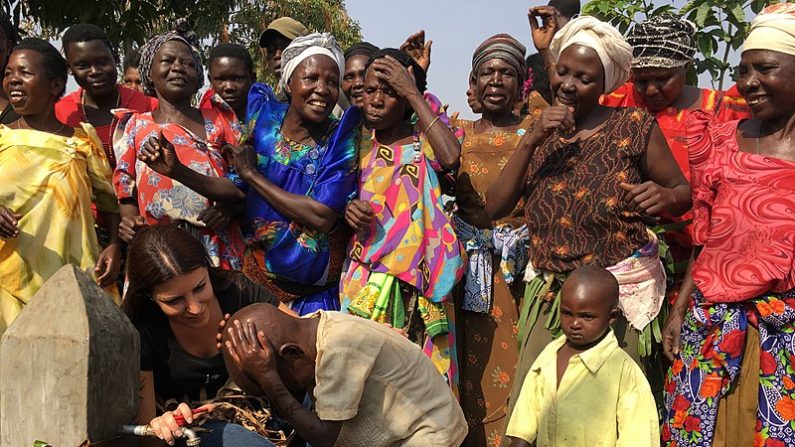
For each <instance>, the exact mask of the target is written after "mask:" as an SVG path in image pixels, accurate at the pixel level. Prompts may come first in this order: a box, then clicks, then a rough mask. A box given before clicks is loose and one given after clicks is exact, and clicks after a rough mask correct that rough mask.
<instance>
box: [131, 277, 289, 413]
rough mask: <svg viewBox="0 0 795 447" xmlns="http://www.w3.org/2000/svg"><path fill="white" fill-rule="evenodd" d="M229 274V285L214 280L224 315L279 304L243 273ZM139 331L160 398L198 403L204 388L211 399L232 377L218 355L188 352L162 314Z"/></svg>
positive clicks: (146, 368) (142, 324)
mask: <svg viewBox="0 0 795 447" xmlns="http://www.w3.org/2000/svg"><path fill="white" fill-rule="evenodd" d="M228 275H229V276H230V278H229V279H230V280H229V281H223V282H225V283H226V284H216V283H215V282H213V281H212V279H211V283H212V285H213V291H214V292H215V296H216V298H218V302H219V304H220V305H221V311H222V312H223V313H224V314H230V315H231V314H234V313H235V312H237V311H238V310H240V309H242V308H243V307H245V306H248V305H249V304H253V303H270V304H273V305H278V303H279V301H278V299H277V298H276V297H275V296H273V295H272V294H271V293H270V292H269V291H268V290H267V289H265V288H264V287H262V286H260V285H259V284H257V283H255V282H253V281H251V280H250V279H248V278H247V277H246V276H245V275H243V274H242V273H240V272H229V273H228ZM211 278H212V277H211ZM137 328H138V333H139V334H140V336H141V370H142V371H152V372H153V376H154V382H155V395H156V396H157V397H158V399H161V400H164V401H165V400H169V399H176V400H178V401H180V402H183V401H188V402H190V401H197V400H199V399H200V394H201V390H202V388H204V390H205V392H206V396H207V398H212V397H214V396H215V395H216V394H217V393H218V391H219V390H220V389H221V387H223V386H224V384H226V381H227V379H228V378H229V374H228V373H227V372H226V367H225V366H224V358H223V356H222V355H221V354H220V353H218V354H217V355H215V356H213V357H209V358H201V357H196V356H193V355H191V354H189V353H187V352H185V350H184V349H183V348H182V346H180V345H179V343H178V342H177V340H176V338H175V337H174V333H173V332H172V331H171V326H170V325H169V324H168V319H167V318H166V316H165V315H163V314H162V313H161V312H158V313H157V314H153V315H149V316H148V317H147V318H143V319H142V321H141V322H140V324H139V325H137Z"/></svg>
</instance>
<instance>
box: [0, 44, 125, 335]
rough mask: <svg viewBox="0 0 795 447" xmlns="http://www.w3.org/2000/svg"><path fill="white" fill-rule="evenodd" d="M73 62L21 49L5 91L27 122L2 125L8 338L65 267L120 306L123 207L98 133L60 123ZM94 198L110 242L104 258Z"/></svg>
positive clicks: (2, 321) (3, 300) (1, 302)
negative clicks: (58, 111)
mask: <svg viewBox="0 0 795 447" xmlns="http://www.w3.org/2000/svg"><path fill="white" fill-rule="evenodd" d="M66 76H67V74H66V61H64V59H63V57H61V55H60V54H59V53H58V51H57V50H56V49H55V48H54V47H53V46H52V45H50V44H49V43H47V42H45V41H43V40H41V39H33V38H31V39H25V40H23V41H22V43H20V44H19V45H17V47H16V48H15V49H14V51H13V53H12V54H11V57H10V58H9V60H8V65H7V66H6V69H5V76H4V78H3V89H4V90H5V91H6V94H7V95H8V98H9V101H10V103H11V105H12V106H13V107H14V111H15V112H16V113H17V114H18V115H19V116H20V118H19V119H18V120H17V121H15V122H13V123H11V124H9V126H8V127H6V126H5V125H0V178H2V179H3V182H0V332H3V331H5V329H6V327H7V326H8V325H9V324H11V322H12V321H13V320H14V319H15V318H16V316H17V315H18V314H19V312H20V311H21V310H22V307H23V306H24V305H25V303H27V302H28V300H30V298H31V297H32V296H33V295H34V294H35V293H36V291H37V290H38V289H39V288H40V287H41V286H42V285H43V284H44V282H45V281H47V280H48V279H49V278H50V277H51V276H52V275H53V274H55V272H56V271H57V270H58V269H59V268H61V267H62V266H64V265H65V264H74V265H76V266H78V267H79V268H80V269H81V270H87V269H88V270H89V271H93V272H95V274H96V275H97V283H98V284H99V285H101V286H103V287H107V288H108V289H107V290H108V291H109V293H111V294H112V295H113V296H115V297H116V298H118V291H114V290H113V289H114V287H112V286H113V283H114V281H115V280H116V277H117V276H118V274H119V266H120V256H121V251H120V246H119V241H118V237H117V231H118V224H119V214H118V209H119V208H118V203H117V202H116V197H115V196H114V195H113V187H112V186H111V184H110V179H111V172H112V171H111V169H110V164H109V163H108V159H107V158H106V157H105V153H104V152H103V150H102V144H101V143H100V142H99V138H98V137H97V134H96V132H95V131H94V128H93V127H91V125H89V124H86V125H83V126H81V127H80V128H77V129H72V128H70V127H67V126H66V125H64V124H62V123H60V122H59V121H58V119H57V118H56V117H55V107H54V106H55V103H56V102H57V101H58V99H59V98H60V97H61V94H62V93H63V91H64V87H65V85H66ZM92 196H94V197H95V199H94V201H95V203H96V204H97V208H98V209H99V211H100V213H101V214H102V216H103V222H104V223H105V226H106V230H107V232H108V235H109V242H110V244H109V245H108V247H107V248H105V249H104V250H102V252H101V253H100V251H99V245H98V243H97V238H96V233H95V232H94V219H93V217H92V215H91V201H92Z"/></svg>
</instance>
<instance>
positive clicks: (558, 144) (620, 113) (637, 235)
mask: <svg viewBox="0 0 795 447" xmlns="http://www.w3.org/2000/svg"><path fill="white" fill-rule="evenodd" d="M653 125H654V117H653V116H652V115H650V114H649V113H647V112H645V111H643V110H640V109H634V108H624V109H616V110H615V111H614V113H613V114H612V115H611V116H610V117H609V118H608V120H607V122H605V124H604V125H603V126H602V128H601V129H599V130H597V131H596V133H594V134H593V135H591V136H590V137H588V138H585V139H583V140H579V141H577V142H573V143H567V142H565V141H563V140H562V139H561V138H560V135H559V134H557V133H555V134H554V135H553V136H552V137H550V138H548V139H547V140H546V142H545V143H544V144H543V145H541V146H540V147H539V148H538V150H537V152H536V153H535V154H534V155H533V159H532V160H531V162H530V170H529V172H530V174H529V175H528V181H527V186H526V189H525V195H524V199H525V210H524V211H525V212H524V215H525V220H526V222H527V227H528V230H529V232H530V240H531V244H530V261H531V262H532V263H533V267H535V268H536V269H538V270H546V271H550V272H556V273H568V272H571V271H572V270H574V269H576V268H577V267H581V266H583V265H586V264H598V265H600V266H602V267H609V266H611V265H614V264H616V263H618V262H619V261H621V260H623V259H626V258H627V257H629V256H630V255H631V254H632V253H633V252H634V251H635V250H637V249H638V248H640V247H642V246H643V245H645V244H646V243H647V242H648V241H649V237H648V234H647V233H646V225H645V224H644V222H643V218H642V216H641V214H640V213H638V212H636V211H632V210H631V209H630V208H629V204H628V203H627V202H626V201H625V200H624V196H625V194H626V193H625V191H624V190H623V189H621V188H620V187H619V184H620V183H622V182H623V183H632V184H637V183H641V182H642V181H643V175H642V173H641V170H640V165H641V163H640V162H641V159H642V157H643V156H644V154H645V153H646V146H647V144H648V141H649V135H650V133H651V130H652V126H653Z"/></svg>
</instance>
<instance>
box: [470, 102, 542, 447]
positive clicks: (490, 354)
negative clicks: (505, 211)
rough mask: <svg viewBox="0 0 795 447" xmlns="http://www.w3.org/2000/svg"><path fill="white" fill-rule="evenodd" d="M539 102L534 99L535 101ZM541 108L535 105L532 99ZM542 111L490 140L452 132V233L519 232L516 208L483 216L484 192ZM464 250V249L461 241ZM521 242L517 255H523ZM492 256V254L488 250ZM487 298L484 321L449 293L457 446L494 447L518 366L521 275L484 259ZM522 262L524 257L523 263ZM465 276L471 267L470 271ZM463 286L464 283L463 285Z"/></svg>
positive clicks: (495, 258)
mask: <svg viewBox="0 0 795 447" xmlns="http://www.w3.org/2000/svg"><path fill="white" fill-rule="evenodd" d="M539 99H540V97H539ZM540 101H541V102H543V99H540ZM545 106H546V103H543V104H540V103H539V105H538V106H536V107H534V109H535V112H533V113H531V114H530V115H527V116H526V117H525V118H524V120H523V121H522V122H521V124H519V125H518V126H517V127H516V128H515V129H512V130H510V131H508V130H505V131H504V130H497V131H492V132H482V133H475V132H474V128H473V127H474V123H473V122H472V121H461V122H460V123H458V124H457V125H459V126H461V127H462V128H463V130H464V133H465V135H464V141H463V143H462V145H461V165H460V168H459V172H458V178H457V181H456V204H457V206H458V211H457V215H456V222H457V223H459V225H458V228H457V230H459V231H460V228H461V226H462V224H461V223H460V222H461V221H463V223H464V224H465V225H468V226H472V227H475V228H477V229H478V230H480V231H483V230H485V232H486V233H490V232H491V231H496V230H495V229H496V228H513V229H516V228H519V227H521V226H522V225H523V224H524V216H523V208H524V205H523V204H522V203H519V204H518V205H517V206H516V209H514V211H513V212H512V213H511V214H510V215H509V216H507V217H506V218H504V219H502V220H500V221H497V222H492V221H490V220H489V218H488V216H487V215H486V211H485V200H484V198H485V195H486V191H488V189H489V188H490V187H491V185H492V184H493V183H494V182H495V181H496V180H497V178H498V177H499V175H500V171H502V168H503V167H504V166H505V164H506V163H507V162H508V160H509V159H510V158H511V156H512V155H513V153H514V151H515V150H516V147H517V146H518V144H519V140H520V138H521V136H522V135H523V134H524V133H525V132H526V129H529V128H530V126H531V125H532V122H533V120H534V119H536V118H537V117H538V116H539V115H540V112H541V109H542V108H543V107H545ZM459 235H460V237H462V243H464V244H465V247H466V248H468V250H467V254H468V255H470V256H471V255H472V253H471V251H470V250H469V249H470V248H471V247H472V242H471V241H467V240H464V239H463V236H462V235H461V233H459ZM525 242H526V238H525V239H523V240H522V243H521V245H522V246H521V250H522V251H523V254H526V248H525V247H524V243H525ZM492 251H495V250H492ZM491 256H492V265H493V269H492V271H491V292H492V293H491V297H490V303H489V305H488V306H487V309H489V310H488V311H487V312H486V313H482V312H476V311H470V310H464V309H463V308H462V305H463V301H464V294H465V291H464V289H465V287H464V286H461V287H459V288H458V289H457V290H456V309H457V318H456V336H457V340H456V343H458V352H459V374H460V388H459V393H460V403H461V407H462V409H463V410H464V415H465V416H466V419H467V425H469V434H468V435H467V438H466V440H465V441H464V444H463V445H464V446H489V447H492V446H498V445H500V443H501V441H502V438H503V437H504V435H505V426H506V425H507V423H508V421H507V417H506V414H507V401H508V395H509V394H510V392H511V386H512V384H513V377H514V368H515V367H516V362H517V361H518V354H519V342H518V329H517V325H518V322H519V305H520V301H521V299H522V296H523V294H524V283H523V282H522V275H523V272H524V264H522V265H514V264H513V263H514V259H515V258H513V257H511V258H510V259H509V260H508V262H507V264H510V266H509V269H512V270H513V271H514V272H515V273H516V274H515V275H513V276H514V277H515V280H514V281H512V283H510V284H509V283H508V280H509V278H510V275H507V274H506V272H505V267H506V262H505V261H506V257H505V256H502V259H501V255H500V254H491ZM525 259H526V257H525ZM470 268H471V266H470ZM467 280H469V278H467Z"/></svg>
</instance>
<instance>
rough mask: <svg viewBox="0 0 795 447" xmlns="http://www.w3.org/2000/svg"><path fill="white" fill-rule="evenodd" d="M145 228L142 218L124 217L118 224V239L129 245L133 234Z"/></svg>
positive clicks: (144, 221) (144, 220)
mask: <svg viewBox="0 0 795 447" xmlns="http://www.w3.org/2000/svg"><path fill="white" fill-rule="evenodd" d="M145 226H146V219H144V216H124V217H122V218H121V222H120V223H119V239H121V240H123V241H124V242H126V243H128V244H129V243H130V241H131V240H132V239H133V238H134V237H135V233H137V232H138V230H140V229H141V228H143V227H145Z"/></svg>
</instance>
